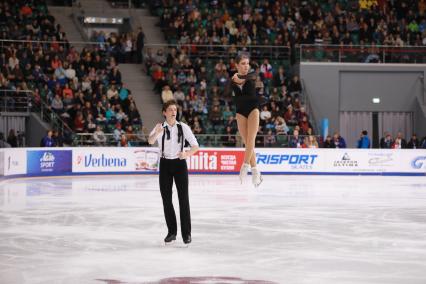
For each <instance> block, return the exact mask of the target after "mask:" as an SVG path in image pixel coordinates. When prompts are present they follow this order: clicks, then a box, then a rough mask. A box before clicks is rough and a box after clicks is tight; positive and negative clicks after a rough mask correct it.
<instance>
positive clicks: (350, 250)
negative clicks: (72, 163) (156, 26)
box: [0, 175, 426, 284]
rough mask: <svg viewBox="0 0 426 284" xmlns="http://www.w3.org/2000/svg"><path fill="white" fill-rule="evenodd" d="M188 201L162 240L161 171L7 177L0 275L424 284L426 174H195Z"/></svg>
mask: <svg viewBox="0 0 426 284" xmlns="http://www.w3.org/2000/svg"><path fill="white" fill-rule="evenodd" d="M174 201H175V210H176V211H177V214H178V210H177V209H178V205H177V204H178V203H177V195H176V194H174ZM190 202H191V215H192V238H193V243H192V244H191V245H190V246H189V247H188V248H184V247H183V245H182V239H181V238H180V236H179V237H178V240H177V242H176V243H175V245H173V246H168V247H165V246H164V245H163V244H162V240H163V238H164V236H165V234H166V232H167V230H166V225H165V222H164V217H163V209H162V203H161V197H160V193H159V189H158V176H144V175H140V176H97V177H66V178H64V177H60V178H41V179H40V178H37V179H25V180H9V181H3V182H2V183H1V184H0V283H1V284H10V283H11V284H14V283H43V284H44V283H67V284H68V283H78V284H80V283H99V284H105V283H109V284H112V283H115V284H117V283H132V284H133V283H160V282H159V281H160V280H161V279H168V280H164V281H163V282H161V283H180V284H184V283H259V282H257V281H254V280H258V281H260V280H264V281H270V282H263V283H271V282H272V283H312V284H314V283H315V284H316V283H326V284H332V283H333V284H334V283H336V284H337V283H339V284H347V283H383V284H385V283H386V284H389V283H401V284H407V283H408V284H412V283H415V284H417V283H419V284H424V283H426V178H425V177H365V176H363V177H353V176H352V177H348V176H265V180H264V183H263V184H262V186H261V187H260V188H257V189H254V188H253V187H252V186H251V185H250V184H249V183H248V182H247V183H246V184H245V185H240V184H239V180H238V177H237V176H190ZM174 277H188V278H187V279H191V277H192V281H190V280H183V278H180V280H173V278H174ZM202 277H205V278H202ZM210 277H216V278H210ZM220 277H235V278H233V280H231V278H229V279H228V280H224V278H223V279H222V280H218V279H220ZM100 279H104V280H100ZM105 279H109V281H106V280H105ZM196 279H198V280H196ZM214 279H216V280H214ZM112 280H115V281H116V282H114V281H112ZM250 280H252V281H250ZM179 281H180V282H179Z"/></svg>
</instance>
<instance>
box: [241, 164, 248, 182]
mask: <svg viewBox="0 0 426 284" xmlns="http://www.w3.org/2000/svg"><path fill="white" fill-rule="evenodd" d="M249 170H250V165H249V164H246V163H244V164H243V165H242V166H241V169H240V182H241V184H243V180H244V179H245V178H246V177H247V174H248V171H249Z"/></svg>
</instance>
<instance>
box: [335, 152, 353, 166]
mask: <svg viewBox="0 0 426 284" xmlns="http://www.w3.org/2000/svg"><path fill="white" fill-rule="evenodd" d="M333 166H334V167H338V168H341V167H358V161H356V160H352V159H351V157H350V156H349V154H348V153H345V154H344V155H343V156H342V158H341V159H340V160H338V161H334V162H333Z"/></svg>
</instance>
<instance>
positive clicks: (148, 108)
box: [118, 64, 164, 131]
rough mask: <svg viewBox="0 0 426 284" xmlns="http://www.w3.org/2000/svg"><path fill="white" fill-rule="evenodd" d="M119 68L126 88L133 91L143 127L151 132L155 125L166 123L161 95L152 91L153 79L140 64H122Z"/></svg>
mask: <svg viewBox="0 0 426 284" xmlns="http://www.w3.org/2000/svg"><path fill="white" fill-rule="evenodd" d="M118 67H119V69H120V72H121V78H122V80H123V83H124V86H125V87H126V88H128V89H129V90H131V91H132V95H133V97H134V99H135V102H136V106H137V108H138V110H139V113H140V114H141V118H142V122H143V125H144V126H145V127H146V128H147V130H148V131H151V130H152V128H154V126H155V124H157V123H159V122H162V121H164V118H163V116H162V114H161V98H160V95H157V94H155V93H154V92H153V91H152V88H153V87H154V85H153V83H152V81H151V78H150V77H149V76H147V75H146V74H145V72H144V71H142V66H141V65H140V64H120V65H119V66H118Z"/></svg>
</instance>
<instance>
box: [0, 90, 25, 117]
mask: <svg viewBox="0 0 426 284" xmlns="http://www.w3.org/2000/svg"><path fill="white" fill-rule="evenodd" d="M31 93H32V91H30V90H0V111H1V112H20V113H26V114H29V112H30V109H31Z"/></svg>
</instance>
